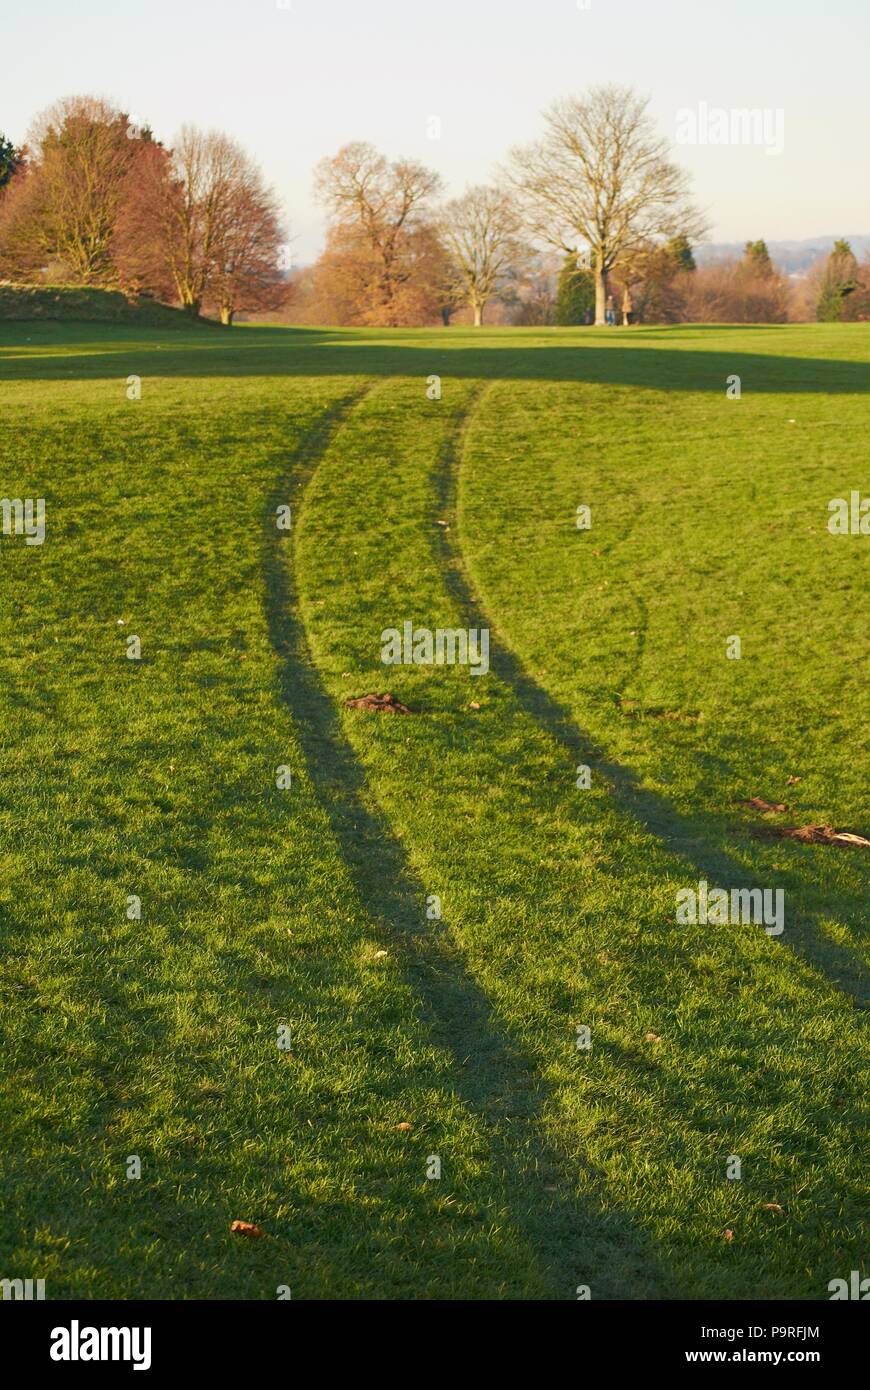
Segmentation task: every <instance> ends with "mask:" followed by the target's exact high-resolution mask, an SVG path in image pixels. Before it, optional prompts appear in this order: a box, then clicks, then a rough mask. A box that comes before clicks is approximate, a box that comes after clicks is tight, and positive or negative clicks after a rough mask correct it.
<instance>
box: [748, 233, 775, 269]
mask: <svg viewBox="0 0 870 1390" xmlns="http://www.w3.org/2000/svg"><path fill="white" fill-rule="evenodd" d="M743 264H744V266H745V267H746V268H747V270H753V271H754V272H755V274H756V275H773V274H774V269H773V261H772V260H771V259H770V252H769V251H768V249H767V242H766V241H761V240H759V241H747V243H746V247H745V250H744V252H743Z"/></svg>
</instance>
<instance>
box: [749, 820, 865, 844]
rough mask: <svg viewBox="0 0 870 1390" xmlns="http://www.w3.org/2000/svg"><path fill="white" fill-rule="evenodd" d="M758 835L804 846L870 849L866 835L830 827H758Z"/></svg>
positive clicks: (756, 832)
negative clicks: (792, 841) (769, 836)
mask: <svg viewBox="0 0 870 1390" xmlns="http://www.w3.org/2000/svg"><path fill="white" fill-rule="evenodd" d="M754 833H755V834H756V835H773V836H776V837H777V838H778V839H782V840H798V841H799V842H800V843H801V844H804V845H852V846H860V847H862V848H864V849H867V848H870V840H868V839H867V838H866V837H865V836H864V835H854V834H853V833H852V832H851V831H850V830H834V828H833V826H830V825H763V826H758V827H756V829H755V832H754Z"/></svg>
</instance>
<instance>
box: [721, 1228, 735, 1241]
mask: <svg viewBox="0 0 870 1390" xmlns="http://www.w3.org/2000/svg"><path fill="white" fill-rule="evenodd" d="M722 1234H723V1235H724V1237H725V1239H726V1240H733V1239H734V1232H733V1231H732V1230H730V1229H728V1228H727V1227H726V1229H725V1230H724V1231H723V1233H722Z"/></svg>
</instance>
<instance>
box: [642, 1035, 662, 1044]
mask: <svg viewBox="0 0 870 1390" xmlns="http://www.w3.org/2000/svg"><path fill="white" fill-rule="evenodd" d="M644 1042H661V1038H660V1037H659V1035H658V1033H646V1034H645V1035H644Z"/></svg>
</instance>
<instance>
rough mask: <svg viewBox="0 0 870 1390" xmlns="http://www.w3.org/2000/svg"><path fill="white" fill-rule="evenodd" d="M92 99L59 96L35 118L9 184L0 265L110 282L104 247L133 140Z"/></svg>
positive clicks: (109, 110) (111, 112)
mask: <svg viewBox="0 0 870 1390" xmlns="http://www.w3.org/2000/svg"><path fill="white" fill-rule="evenodd" d="M129 134H132V132H131V130H130V127H129V122H128V120H127V117H126V116H124V115H123V114H122V112H120V111H118V110H116V109H115V108H114V107H112V106H110V105H109V104H108V103H107V102H105V101H102V100H100V99H99V98H97V97H89V96H76V97H65V98H64V99H63V100H61V101H58V102H56V103H55V104H54V105H53V106H51V107H49V108H48V110H47V111H44V112H43V113H42V114H41V115H40V116H38V117H37V119H36V121H35V122H34V125H33V128H32V130H31V132H30V135H29V136H28V144H29V146H30V152H31V157H30V159H29V160H28V162H27V164H26V165H24V166H22V168H21V169H20V170H19V171H18V172H17V173H16V174H15V176H14V177H13V179H12V180H11V181H10V186H9V197H8V200H7V204H8V205H7V206H5V207H4V218H3V226H2V229H0V259H2V261H3V263H4V266H5V267H8V268H9V269H10V270H11V271H12V272H13V273H15V274H19V275H27V276H31V275H33V274H36V273H38V272H39V271H40V270H41V269H42V268H43V267H45V266H49V265H50V266H52V267H55V268H56V270H55V273H56V274H57V275H59V276H60V277H62V278H63V279H65V280H70V281H72V282H74V283H76V284H81V285H100V284H112V283H113V281H114V267H113V265H112V261H111V255H110V248H111V241H112V235H113V232H114V227H115V221H116V218H117V215H118V209H119V207H120V204H121V200H122V195H123V189H124V185H125V180H126V175H127V171H128V169H129V167H130V163H131V161H132V159H133V157H134V153H135V148H136V143H137V142H136V141H134V140H131V139H128V135H129Z"/></svg>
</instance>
